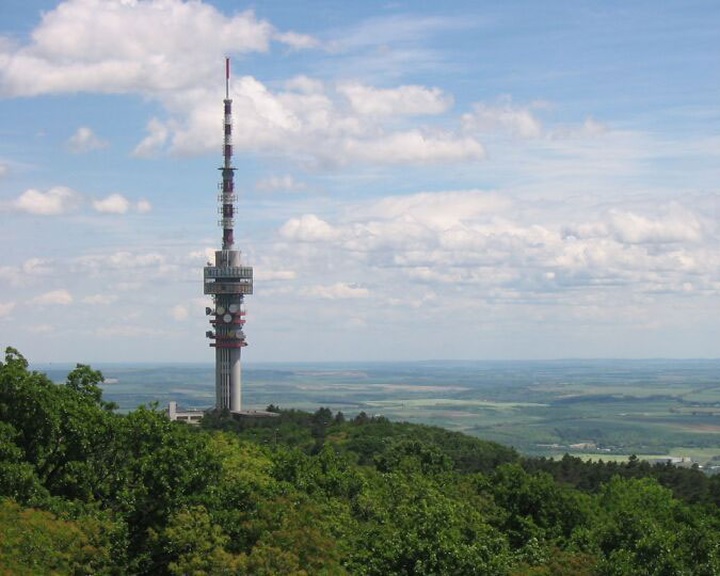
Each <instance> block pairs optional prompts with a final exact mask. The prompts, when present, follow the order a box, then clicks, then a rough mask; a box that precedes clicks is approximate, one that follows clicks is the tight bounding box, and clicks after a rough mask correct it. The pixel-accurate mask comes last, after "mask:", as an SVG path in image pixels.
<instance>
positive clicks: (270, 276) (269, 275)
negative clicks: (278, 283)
mask: <svg viewBox="0 0 720 576" xmlns="http://www.w3.org/2000/svg"><path fill="white" fill-rule="evenodd" d="M254 277H255V281H256V282H272V281H274V280H295V278H297V273H296V272H295V271H294V270H269V269H267V268H257V269H256V270H255V273H254Z"/></svg>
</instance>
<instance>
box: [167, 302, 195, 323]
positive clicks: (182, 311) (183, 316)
mask: <svg viewBox="0 0 720 576" xmlns="http://www.w3.org/2000/svg"><path fill="white" fill-rule="evenodd" d="M170 315H171V316H172V318H173V319H174V320H176V321H177V322H182V321H183V320H187V319H188V317H189V316H190V313H189V312H188V309H187V307H186V306H183V305H182V304H177V305H176V306H173V308H172V310H170Z"/></svg>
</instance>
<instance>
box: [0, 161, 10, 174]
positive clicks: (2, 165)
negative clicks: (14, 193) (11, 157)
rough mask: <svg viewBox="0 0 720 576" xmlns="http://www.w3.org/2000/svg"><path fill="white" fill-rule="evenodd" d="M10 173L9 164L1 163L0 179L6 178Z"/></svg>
mask: <svg viewBox="0 0 720 576" xmlns="http://www.w3.org/2000/svg"><path fill="white" fill-rule="evenodd" d="M9 171H10V169H9V168H8V167H7V164H3V163H2V162H0V178H3V177H4V176H6V175H7V173H8V172H9Z"/></svg>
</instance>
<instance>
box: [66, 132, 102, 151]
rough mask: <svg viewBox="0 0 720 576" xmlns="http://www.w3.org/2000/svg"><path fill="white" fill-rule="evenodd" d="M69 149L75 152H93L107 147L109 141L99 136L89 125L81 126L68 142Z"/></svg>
mask: <svg viewBox="0 0 720 576" xmlns="http://www.w3.org/2000/svg"><path fill="white" fill-rule="evenodd" d="M66 145H67V148H68V150H70V151H71V152H73V153H75V154H81V153H84V152H91V151H93V150H99V149H100V148H105V147H106V146H107V145H108V143H107V141H105V140H102V139H100V138H98V137H97V136H96V135H95V133H94V132H93V131H92V129H90V128H88V127H87V126H81V127H80V128H78V129H77V131H76V132H75V133H74V134H73V135H72V136H71V137H70V138H69V139H68V141H67V142H66Z"/></svg>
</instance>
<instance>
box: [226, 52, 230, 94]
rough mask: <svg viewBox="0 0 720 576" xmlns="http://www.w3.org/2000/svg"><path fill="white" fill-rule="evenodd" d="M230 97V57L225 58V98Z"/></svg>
mask: <svg viewBox="0 0 720 576" xmlns="http://www.w3.org/2000/svg"><path fill="white" fill-rule="evenodd" d="M229 99H230V58H225V100H229Z"/></svg>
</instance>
